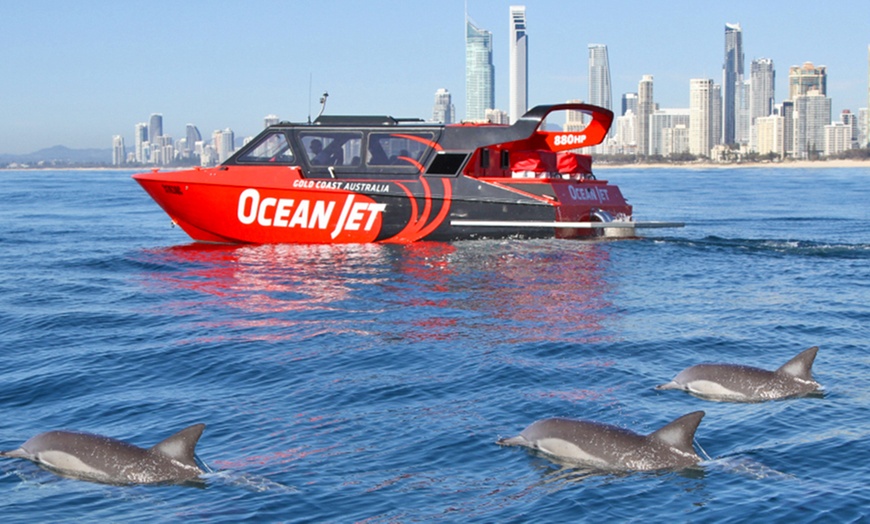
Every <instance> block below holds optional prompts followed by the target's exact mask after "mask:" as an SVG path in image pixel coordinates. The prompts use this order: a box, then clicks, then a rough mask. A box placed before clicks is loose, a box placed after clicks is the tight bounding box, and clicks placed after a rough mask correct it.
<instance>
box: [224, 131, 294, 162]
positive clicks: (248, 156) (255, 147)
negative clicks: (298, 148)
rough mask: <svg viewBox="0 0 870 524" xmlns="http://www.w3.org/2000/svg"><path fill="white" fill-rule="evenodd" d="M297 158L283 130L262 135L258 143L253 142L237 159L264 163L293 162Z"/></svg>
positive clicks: (238, 160)
mask: <svg viewBox="0 0 870 524" xmlns="http://www.w3.org/2000/svg"><path fill="white" fill-rule="evenodd" d="M294 160H295V158H294V156H293V150H292V149H291V148H290V142H289V141H288V140H287V135H285V134H284V133H283V132H282V131H275V132H272V133H269V134H267V135H264V136H263V137H261V138H260V139H259V140H258V141H257V143H255V144H252V145H251V147H250V148H249V149H248V151H247V152H246V153H244V154H243V155H242V156H240V157H239V158H238V159H237V162H239V163H245V164H262V163H273V162H274V163H279V164H292V163H293V162H294Z"/></svg>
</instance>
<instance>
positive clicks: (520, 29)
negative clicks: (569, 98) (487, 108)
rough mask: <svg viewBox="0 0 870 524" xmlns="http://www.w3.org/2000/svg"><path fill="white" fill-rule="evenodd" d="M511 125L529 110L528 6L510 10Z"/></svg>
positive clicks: (516, 6)
mask: <svg viewBox="0 0 870 524" xmlns="http://www.w3.org/2000/svg"><path fill="white" fill-rule="evenodd" d="M510 31H511V41H510V71H509V73H510V108H509V113H510V123H511V124H513V123H514V122H516V121H517V120H518V119H519V118H520V117H521V116H523V115H524V114H526V111H527V110H528V108H529V36H528V34H526V6H524V5H512V6H511V8H510ZM493 105H494V104H493Z"/></svg>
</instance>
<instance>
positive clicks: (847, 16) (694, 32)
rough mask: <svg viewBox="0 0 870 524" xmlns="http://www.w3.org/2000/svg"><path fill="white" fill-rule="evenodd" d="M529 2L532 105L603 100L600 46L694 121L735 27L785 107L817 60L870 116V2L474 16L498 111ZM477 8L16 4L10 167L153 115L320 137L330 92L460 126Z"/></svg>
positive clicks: (618, 83) (349, 105)
mask: <svg viewBox="0 0 870 524" xmlns="http://www.w3.org/2000/svg"><path fill="white" fill-rule="evenodd" d="M514 4H517V5H525V6H526V8H527V9H526V13H527V21H528V32H529V79H530V80H529V105H530V107H531V106H535V105H538V104H548V103H559V102H563V101H565V100H568V99H583V100H585V99H586V98H587V97H588V92H587V45H588V44H590V43H599V44H606V45H607V46H608V49H609V54H610V67H611V78H612V84H613V99H614V100H615V101H618V100H619V98H620V97H621V95H622V94H623V93H626V92H636V91H637V84H638V82H639V81H640V79H641V77H642V76H643V75H646V74H649V75H653V77H654V100H655V101H656V102H657V103H658V104H659V105H660V106H661V107H662V108H677V107H688V105H689V80H690V79H691V78H711V79H713V80H714V81H715V82H717V83H721V81H722V63H723V53H724V27H725V24H726V23H739V24H740V25H741V28H742V30H743V45H744V51H745V58H746V68H747V70H746V74H747V76H748V72H749V71H748V68H749V63H750V62H751V61H752V60H753V59H755V58H762V57H763V58H770V59H772V60H773V62H774V64H775V67H776V71H777V81H776V102H777V103H779V102H781V101H782V100H783V99H785V98H787V94H788V68H789V67H790V66H794V65H801V64H803V63H804V62H813V63H814V64H815V65H824V66H827V70H828V96H829V97H830V98H831V99H832V101H833V104H832V106H833V107H832V109H833V111H832V118H836V117H837V115H839V113H840V112H841V111H842V110H844V109H849V110H851V111H852V112H853V113H857V112H858V110H859V109H860V108H863V107H867V104H868V102H867V98H868V56H867V55H868V44H870V34H867V33H866V30H865V28H864V27H863V26H862V25H861V24H863V23H864V22H866V20H870V2H867V1H866V0H863V1H862V0H844V1H842V2H839V3H837V4H836V8H835V9H832V8H831V7H830V5H831V4H825V5H821V4H819V5H809V6H801V7H800V8H796V7H794V3H793V2H785V1H779V0H777V1H771V2H757V1H756V2H750V1H747V0H737V1H733V2H729V3H727V5H725V4H724V3H723V4H717V5H705V6H704V9H703V10H702V11H701V12H699V10H698V7H697V6H698V4H697V3H696V2H689V1H688V0H677V1H670V2H641V1H626V2H621V3H591V2H583V3H579V2H577V3H574V2H572V3H568V4H567V5H566V4H564V3H561V2H557V1H555V0H529V1H526V2H521V1H509V0H468V1H467V9H468V15H469V17H470V18H471V19H472V20H474V22H475V23H476V24H477V25H479V26H480V27H482V28H484V29H487V30H489V31H491V32H492V33H493V46H494V63H495V69H496V72H495V74H496V105H497V107H498V108H499V109H505V110H506V109H507V105H508V100H507V98H508V95H507V90H508V77H507V72H508V66H507V61H508V34H509V30H508V20H509V17H508V13H509V7H510V5H514ZM351 6H352V7H351ZM465 8H466V2H465V1H463V0H442V1H437V2H436V1H429V0H426V1H420V2H403V1H400V0H372V1H370V2H366V3H364V4H346V3H344V2H341V1H339V0H325V1H322V2H320V3H318V4H316V5H315V4H309V3H305V2H284V1H279V0H261V1H260V2H257V3H256V4H240V3H238V2H231V1H229V0H219V1H215V2H210V3H208V4H207V6H206V5H205V4H197V3H176V2H169V1H166V0H154V1H152V2H148V3H142V4H139V3H132V2H131V3H128V2H118V3H116V2H109V1H108V0H92V1H86V2H79V3H70V2H62V1H53V0H34V1H31V2H20V3H16V2H5V3H3V4H2V5H0V17H2V20H4V21H5V22H6V24H5V27H4V31H3V32H2V33H0V42H2V44H3V49H5V50H6V53H5V56H4V60H3V61H2V62H0V72H2V74H3V78H4V79H5V81H4V82H3V83H2V84H0V115H2V118H0V154H27V153H31V152H34V151H37V150H40V149H44V148H48V147H52V146H56V145H64V146H67V147H70V148H100V149H106V148H110V147H111V138H112V136H113V135H117V134H120V135H122V136H124V137H125V139H126V140H127V142H128V144H130V143H132V137H133V128H134V126H135V124H136V123H138V122H146V121H147V120H148V117H149V116H150V114H151V113H161V114H162V115H163V117H164V132H165V133H166V134H168V135H171V136H174V137H176V138H180V137H182V136H183V132H184V126H185V124H187V123H193V124H195V125H197V126H198V127H199V129H200V131H201V132H202V134H203V136H204V137H205V136H206V135H210V134H211V132H212V131H213V130H215V129H225V128H228V127H229V128H231V129H233V131H234V132H235V133H236V136H248V135H253V134H256V133H257V132H259V131H260V130H261V129H262V126H263V117H264V116H266V115H268V114H276V115H278V117H279V118H281V119H283V120H292V121H305V120H306V119H307V117H308V115H309V114H316V113H317V110H318V103H317V101H318V98H319V97H320V94H321V93H323V92H324V91H328V92H329V94H330V97H329V102H328V105H327V112H328V113H331V114H389V115H393V116H398V117H420V118H424V119H429V118H430V117H431V112H432V105H433V101H434V94H435V91H436V90H437V89H439V88H446V89H448V90H449V91H450V93H451V94H452V95H453V101H454V104H455V106H456V111H457V115H458V116H459V117H460V118H463V117H464V115H465V42H464V17H465ZM617 103H618V102H617ZM614 109H615V110H617V111H618V107H614Z"/></svg>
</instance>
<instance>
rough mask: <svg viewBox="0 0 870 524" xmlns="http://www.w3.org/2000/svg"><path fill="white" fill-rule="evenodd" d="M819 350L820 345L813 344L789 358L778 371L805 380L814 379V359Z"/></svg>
mask: <svg viewBox="0 0 870 524" xmlns="http://www.w3.org/2000/svg"><path fill="white" fill-rule="evenodd" d="M818 352H819V346H813V347H811V348H809V349H805V350H803V351H801V352H800V353H798V355H797V356H796V357H794V358H793V359H791V360H789V361H788V362H786V363H785V364H783V365H782V367H781V368H779V369H777V370H776V372H777V373H784V374H786V375H789V376H792V377H797V378H801V379H804V380H812V379H813V361H815V360H816V353H818Z"/></svg>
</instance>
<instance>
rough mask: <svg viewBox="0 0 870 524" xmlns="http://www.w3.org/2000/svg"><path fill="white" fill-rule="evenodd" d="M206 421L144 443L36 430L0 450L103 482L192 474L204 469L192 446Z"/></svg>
mask: <svg viewBox="0 0 870 524" xmlns="http://www.w3.org/2000/svg"><path fill="white" fill-rule="evenodd" d="M204 429H205V424H195V425H193V426H190V427H188V428H186V429H183V430H181V431H179V432H178V433H176V434H175V435H172V436H171V437H169V438H167V439H166V440H164V441H162V442H160V443H158V444H156V445H155V446H153V447H152V448H149V449H144V448H140V447H138V446H134V445H133V444H128V443H127V442H123V441H120V440H116V439H113V438H109V437H104V436H102V435H93V434H91V433H79V432H75V431H47V432H45V433H40V434H38V435H36V436H34V437H32V438H31V439H29V440H28V441H27V442H25V443H24V444H22V445H21V447H19V448H18V449H15V450H12V451H0V456H2V457H9V458H22V459H26V460H30V461H32V462H35V463H36V464H38V465H39V466H41V467H43V468H45V469H47V470H49V471H51V472H53V473H57V474H59V475H62V476H65V477H72V478H79V479H82V480H90V481H94V482H102V483H106V484H153V483H159V482H170V483H171V482H183V481H187V480H194V479H196V478H197V477H198V476H199V475H201V474H203V473H205V472H204V471H203V470H202V469H200V467H199V466H198V465H197V463H196V459H195V458H194V451H195V448H196V443H197V442H198V441H199V437H200V436H201V435H202V431H203V430H204Z"/></svg>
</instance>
